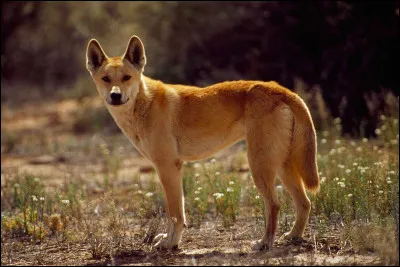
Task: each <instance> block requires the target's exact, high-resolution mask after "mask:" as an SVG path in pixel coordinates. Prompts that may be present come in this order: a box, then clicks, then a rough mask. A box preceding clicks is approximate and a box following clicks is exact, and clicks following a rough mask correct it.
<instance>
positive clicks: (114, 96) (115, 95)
mask: <svg viewBox="0 0 400 267" xmlns="http://www.w3.org/2000/svg"><path fill="white" fill-rule="evenodd" d="M110 97H111V100H112V101H115V102H119V101H121V94H120V93H111V95H110Z"/></svg>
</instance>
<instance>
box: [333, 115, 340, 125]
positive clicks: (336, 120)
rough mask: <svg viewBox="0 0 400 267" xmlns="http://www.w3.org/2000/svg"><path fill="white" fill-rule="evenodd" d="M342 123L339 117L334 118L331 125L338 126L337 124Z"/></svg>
mask: <svg viewBox="0 0 400 267" xmlns="http://www.w3.org/2000/svg"><path fill="white" fill-rule="evenodd" d="M341 122H342V119H340V118H339V117H338V118H335V119H334V120H333V123H335V124H339V123H341Z"/></svg>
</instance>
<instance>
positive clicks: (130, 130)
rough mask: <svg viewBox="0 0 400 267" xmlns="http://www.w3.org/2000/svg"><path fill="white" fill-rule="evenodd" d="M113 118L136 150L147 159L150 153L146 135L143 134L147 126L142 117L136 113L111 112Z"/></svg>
mask: <svg viewBox="0 0 400 267" xmlns="http://www.w3.org/2000/svg"><path fill="white" fill-rule="evenodd" d="M110 113H111V115H112V117H113V118H114V120H115V122H116V124H117V125H118V127H119V128H120V129H121V131H122V132H123V133H124V135H125V136H126V137H127V138H128V139H129V141H130V142H131V143H132V144H133V145H134V146H135V148H136V149H137V150H138V151H139V152H140V153H141V154H142V155H143V156H145V157H148V151H147V149H146V147H147V146H146V135H145V134H144V132H143V129H144V128H145V125H143V120H142V119H141V118H140V115H139V114H137V113H136V112H134V111H132V112H123V113H122V112H119V113H116V112H113V111H112V110H110Z"/></svg>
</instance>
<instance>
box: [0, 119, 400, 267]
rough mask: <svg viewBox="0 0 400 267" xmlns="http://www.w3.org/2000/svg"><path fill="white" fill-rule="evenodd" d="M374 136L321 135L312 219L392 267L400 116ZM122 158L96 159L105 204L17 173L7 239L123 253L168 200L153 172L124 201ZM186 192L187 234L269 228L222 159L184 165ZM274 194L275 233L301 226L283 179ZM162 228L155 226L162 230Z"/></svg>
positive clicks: (322, 231) (247, 180)
mask: <svg viewBox="0 0 400 267" xmlns="http://www.w3.org/2000/svg"><path fill="white" fill-rule="evenodd" d="M376 132H377V134H379V135H378V138H376V139H370V140H368V139H365V138H364V139H361V140H353V139H349V138H346V137H342V136H341V127H340V120H337V119H336V120H335V121H334V127H333V128H332V129H331V130H330V131H323V132H320V133H318V155H317V160H318V167H319V172H320V177H321V187H320V191H319V192H318V193H316V194H309V197H310V199H311V203H312V210H311V218H310V221H312V222H314V225H315V229H314V230H315V232H314V233H315V236H316V238H317V239H318V238H320V239H322V238H323V237H324V236H325V235H327V234H329V233H330V231H331V229H332V227H333V225H334V226H335V227H339V228H338V229H339V232H340V242H341V243H342V244H343V247H346V246H347V247H350V248H351V249H353V250H354V251H356V252H360V253H364V252H374V253H377V254H378V255H379V256H380V257H382V258H383V259H384V260H385V261H386V262H388V263H389V264H393V263H396V262H397V263H398V238H397V237H398V231H399V168H398V167H399V148H398V140H399V135H398V118H388V117H381V120H380V125H379V128H378V129H377V131H376ZM115 151H116V150H115V149H114V148H110V147H107V146H106V145H100V146H99V148H98V151H97V152H96V153H97V154H98V155H99V156H100V158H101V159H102V162H103V165H104V168H103V173H104V177H105V178H104V185H103V186H104V188H105V190H106V193H105V196H103V197H102V198H100V199H99V198H98V197H96V196H89V195H88V193H87V192H86V190H85V188H84V186H83V184H82V182H76V183H72V182H70V181H69V180H68V181H66V182H65V183H64V185H63V186H62V187H60V188H58V189H57V190H47V188H46V185H45V184H44V183H43V182H42V181H41V179H40V178H39V177H33V176H30V175H20V176H17V178H16V179H14V183H12V184H6V185H5V186H4V187H2V202H1V203H2V239H3V240H4V239H7V238H28V240H29V242H32V243H38V242H39V243H40V242H43V240H45V239H46V238H47V239H49V238H57V240H59V241H60V242H62V241H63V240H70V241H71V240H75V242H78V241H79V240H84V241H85V242H88V243H89V244H90V246H91V247H90V248H91V249H90V251H91V254H92V256H93V258H98V257H101V255H103V254H104V253H114V255H115V254H116V253H118V251H119V250H118V249H117V248H120V247H121V246H122V244H123V243H124V242H125V241H126V239H127V238H128V236H127V234H126V233H127V231H128V230H129V227H128V223H127V220H128V218H129V217H130V216H133V217H134V218H135V219H139V220H142V222H143V224H142V226H141V227H144V226H145V225H149V222H154V219H155V218H160V217H161V216H160V214H164V215H165V201H164V196H163V193H162V189H161V185H160V183H159V182H158V180H157V178H156V174H155V173H153V174H151V177H152V178H151V179H149V180H148V181H144V180H143V179H140V177H139V176H133V177H132V183H131V184H130V185H129V186H128V187H127V188H124V190H125V191H124V193H123V194H121V193H120V191H118V190H119V189H118V188H114V187H113V186H111V183H110V179H116V178H117V177H118V175H119V173H118V170H119V169H120V168H121V164H120V161H121V158H119V156H118V153H116V152H115ZM244 155H245V151H242V152H240V153H238V154H237V155H235V156H234V157H235V158H234V159H233V160H232V162H234V163H235V164H236V163H237V164H239V165H240V164H242V163H243V161H246V160H245V157H244ZM78 181H79V180H78ZM183 188H184V195H185V210H186V215H187V219H188V224H189V227H200V226H201V224H202V223H203V222H204V221H206V220H210V219H212V220H216V221H218V223H219V224H221V225H222V226H223V227H231V226H233V225H235V223H236V222H237V219H238V218H239V217H248V218H250V219H254V220H256V221H257V222H258V223H260V224H263V223H264V222H263V216H264V214H263V202H262V198H261V197H260V195H259V193H258V191H257V189H256V188H255V186H254V183H253V181H252V178H251V173H240V172H236V171H229V172H228V171H225V170H224V164H223V162H219V161H216V160H215V159H211V160H205V161H201V162H196V163H187V164H185V165H184V175H183ZM277 190H278V196H279V199H280V201H281V211H280V215H279V229H278V230H279V231H280V232H284V231H288V230H289V229H290V227H291V225H292V223H293V221H294V209H293V204H292V201H291V199H290V196H289V195H288V194H287V192H286V190H285V189H284V188H283V187H282V186H281V185H280V183H279V180H277ZM122 207H124V208H122ZM99 213H102V217H101V218H102V219H101V220H100V219H99V218H100V217H99V215H98V214H99ZM127 214H129V215H127ZM150 224H151V225H153V223H150ZM158 224H159V222H158V223H155V225H156V226H154V227H153V226H151V227H150V228H151V229H159V228H160V227H159V225H158ZM141 229H142V228H141ZM314 230H313V231H314ZM154 231H156V230H154ZM105 233H107V234H105ZM135 234H136V235H138V236H140V237H141V238H142V239H143V238H144V239H146V236H147V237H148V236H152V235H154V233H153V230H148V231H147V233H145V230H144V229H142V230H141V231H139V232H138V233H135ZM210 238H211V237H210ZM150 239H151V238H150ZM77 240H78V241H77Z"/></svg>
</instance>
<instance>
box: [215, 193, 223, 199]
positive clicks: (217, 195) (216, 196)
mask: <svg viewBox="0 0 400 267" xmlns="http://www.w3.org/2000/svg"><path fill="white" fill-rule="evenodd" d="M213 196H214V197H215V198H216V199H219V198H221V197H223V196H224V194H223V193H214V194H213Z"/></svg>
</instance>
